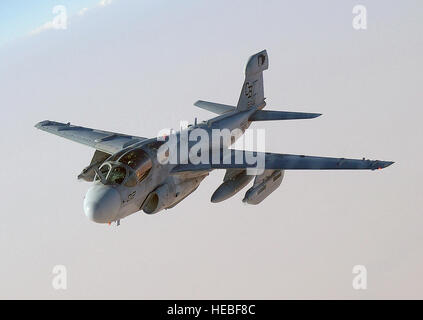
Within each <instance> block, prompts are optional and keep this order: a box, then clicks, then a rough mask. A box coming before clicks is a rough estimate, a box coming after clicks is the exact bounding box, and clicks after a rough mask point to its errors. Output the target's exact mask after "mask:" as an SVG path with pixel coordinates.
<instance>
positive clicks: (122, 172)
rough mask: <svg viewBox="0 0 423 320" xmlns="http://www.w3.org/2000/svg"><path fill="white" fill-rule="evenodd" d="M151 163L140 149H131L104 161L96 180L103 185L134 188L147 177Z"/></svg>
mask: <svg viewBox="0 0 423 320" xmlns="http://www.w3.org/2000/svg"><path fill="white" fill-rule="evenodd" d="M152 165H153V163H152V161H151V159H150V157H149V156H148V154H147V153H146V152H145V151H144V150H142V149H133V150H130V151H128V152H126V153H124V154H123V155H121V154H119V155H117V156H116V157H115V156H114V157H111V158H110V159H109V160H107V161H105V162H104V163H103V164H102V165H101V167H100V169H99V174H100V175H101V176H102V177H99V175H98V174H97V175H96V180H101V181H102V182H103V183H105V184H117V185H120V184H124V185H125V186H127V187H134V186H135V185H137V184H138V183H139V182H141V181H142V180H144V179H145V177H147V176H148V173H149V172H150V170H151V167H152Z"/></svg>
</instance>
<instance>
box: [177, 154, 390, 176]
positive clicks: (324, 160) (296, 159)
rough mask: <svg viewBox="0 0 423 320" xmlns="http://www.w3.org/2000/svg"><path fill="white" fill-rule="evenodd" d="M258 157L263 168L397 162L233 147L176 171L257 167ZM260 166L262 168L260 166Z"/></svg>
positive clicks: (349, 166) (369, 166)
mask: <svg viewBox="0 0 423 320" xmlns="http://www.w3.org/2000/svg"><path fill="white" fill-rule="evenodd" d="M257 157H264V158H262V159H264V161H263V162H264V168H261V169H283V170H376V169H383V168H386V167H388V166H390V165H391V164H393V163H394V162H392V161H380V160H368V159H364V158H363V159H361V160H360V159H345V158H328V157H314V156H304V155H294V154H278V153H269V152H266V153H261V152H253V151H243V150H230V153H228V156H226V157H225V158H224V159H225V160H223V154H221V155H220V161H219V163H216V161H215V163H212V161H209V163H208V164H190V163H189V164H179V165H177V166H176V167H175V168H174V169H173V172H184V171H205V170H212V169H245V168H256V167H257V163H260V161H257V162H252V161H251V159H254V158H255V159H257ZM210 159H211V156H210ZM247 159H248V161H247ZM258 167H259V168H260V166H258Z"/></svg>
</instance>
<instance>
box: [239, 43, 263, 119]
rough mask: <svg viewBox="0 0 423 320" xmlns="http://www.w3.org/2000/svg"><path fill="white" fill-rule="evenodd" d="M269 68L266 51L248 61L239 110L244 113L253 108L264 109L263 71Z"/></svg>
mask: <svg viewBox="0 0 423 320" xmlns="http://www.w3.org/2000/svg"><path fill="white" fill-rule="evenodd" d="M268 67H269V59H268V57H267V52H266V50H263V51H261V52H259V53H256V54H255V55H253V56H251V57H250V59H248V62H247V65H246V66H245V81H244V84H243V86H242V90H241V94H240V96H239V101H238V105H237V110H239V111H243V110H247V109H250V108H252V107H259V108H260V109H261V108H263V107H264V88H263V71H264V70H267V68H268Z"/></svg>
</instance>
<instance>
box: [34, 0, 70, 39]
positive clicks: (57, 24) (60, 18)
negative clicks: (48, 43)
mask: <svg viewBox="0 0 423 320" xmlns="http://www.w3.org/2000/svg"><path fill="white" fill-rule="evenodd" d="M52 12H53V14H55V15H56V16H55V17H54V19H53V20H52V21H48V22H46V23H44V24H43V25H41V26H39V27H38V28H35V29H34V30H32V31H30V33H29V34H30V35H36V34H39V33H40V32H43V31H46V30H51V29H56V30H65V29H67V25H68V24H67V21H68V14H67V10H66V7H65V6H61V5H60V6H55V7H53V10H52Z"/></svg>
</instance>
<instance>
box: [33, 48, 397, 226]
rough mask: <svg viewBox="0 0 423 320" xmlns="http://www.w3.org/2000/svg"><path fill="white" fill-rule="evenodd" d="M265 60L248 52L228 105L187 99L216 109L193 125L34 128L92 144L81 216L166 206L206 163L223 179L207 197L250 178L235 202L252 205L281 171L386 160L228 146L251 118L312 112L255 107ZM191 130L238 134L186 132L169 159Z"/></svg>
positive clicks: (110, 216)
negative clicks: (147, 134) (163, 131)
mask: <svg viewBox="0 0 423 320" xmlns="http://www.w3.org/2000/svg"><path fill="white" fill-rule="evenodd" d="M268 63H269V61H268V56H267V52H266V51H265V50H264V51H262V52H259V53H257V54H255V55H253V56H252V57H250V59H249V60H248V62H247V65H246V68H245V81H244V84H243V86H242V89H241V94H240V97H239V101H238V104H237V106H236V107H235V106H229V105H224V104H218V103H213V102H206V101H197V102H196V103H195V104H194V105H195V106H197V107H200V108H203V109H206V110H209V111H211V112H214V113H216V114H218V116H217V117H215V118H212V119H210V120H207V121H204V122H201V123H199V124H197V122H195V124H193V125H190V126H188V127H187V128H185V129H183V130H180V131H177V132H173V133H171V134H170V135H168V136H165V137H162V138H160V137H156V138H150V139H147V138H142V137H137V136H130V135H125V134H121V133H115V132H109V131H102V130H96V129H90V128H85V127H80V126H74V125H71V124H70V123H67V124H64V123H59V122H54V121H49V120H46V121H42V122H40V123H38V124H36V125H35V127H36V128H38V129H41V130H44V131H47V132H50V133H53V134H55V135H58V136H61V137H64V138H67V139H70V140H73V141H76V142H79V143H82V144H85V145H88V146H90V147H92V148H94V149H96V150H95V152H94V155H93V158H92V160H91V163H90V165H89V166H87V167H86V168H85V169H84V170H83V171H82V172H81V174H80V175H79V176H78V179H83V180H86V181H93V185H92V186H91V188H90V189H89V190H88V192H87V194H86V196H85V199H84V211H85V214H86V215H87V217H88V218H89V219H91V220H93V221H95V222H97V223H109V224H110V223H111V222H117V224H119V223H120V219H123V218H125V217H127V216H128V215H130V214H132V213H135V212H138V211H140V210H143V211H144V212H145V213H147V214H154V213H157V212H159V211H161V210H163V209H169V208H173V207H174V206H175V205H177V204H178V203H179V202H181V201H182V200H183V199H185V198H186V197H187V196H188V195H190V194H191V193H192V192H194V191H195V190H196V189H197V187H198V186H199V184H200V183H201V181H202V180H203V179H204V178H205V177H206V176H207V175H208V174H209V172H210V171H212V170H213V169H226V174H225V176H224V179H223V183H222V184H221V185H220V186H219V188H218V189H217V190H216V191H215V192H214V194H213V195H212V197H211V201H212V202H220V201H223V200H226V199H228V198H230V197H232V196H233V195H234V194H236V193H237V192H239V191H240V190H241V189H243V188H244V187H245V186H246V185H247V184H249V183H250V181H251V180H253V179H254V182H253V185H252V187H251V188H250V189H249V190H248V191H247V192H246V194H245V197H244V200H243V201H244V202H246V203H248V204H259V203H260V202H262V201H263V200H264V199H265V198H266V197H267V196H269V195H270V194H271V193H272V192H273V191H275V190H276V189H277V188H278V187H279V186H280V184H281V182H282V179H283V176H284V171H285V170H344V169H347V170H349V169H352V170H375V169H382V168H385V167H387V166H389V165H391V164H392V163H393V162H390V161H379V160H375V161H371V160H366V159H364V158H363V159H361V160H355V159H344V158H327V157H312V156H304V155H290V154H275V153H264V152H251V151H243V150H234V149H230V148H229V147H230V146H231V145H232V144H233V143H234V142H235V140H236V139H238V138H239V136H240V134H241V135H242V134H243V133H244V132H245V130H246V129H247V128H248V127H249V126H250V124H251V123H252V122H254V121H269V120H291V119H311V118H316V117H318V116H320V114H316V113H300V112H285V111H265V110H262V109H263V108H264V107H265V105H266V103H265V97H264V90H263V71H264V70H267V69H268ZM198 130H202V132H205V133H207V134H208V135H209V136H211V135H212V131H213V130H221V131H223V130H229V131H231V132H233V131H235V130H238V133H239V132H240V134H238V135H231V136H230V139H229V141H228V140H227V139H226V140H224V139H222V140H224V141H223V142H221V141H222V140H220V138H219V143H217V144H216V143H212V144H210V142H209V141H207V142H206V145H204V143H203V144H202V147H204V146H206V147H205V149H199V148H198V144H199V143H197V138H196V139H191V138H189V141H187V147H186V152H185V153H184V154H183V152H181V150H180V151H179V153H178V156H177V157H176V158H175V159H176V161H173V162H171V161H169V159H170V157H171V156H170V153H171V152H172V154H173V152H174V150H173V149H172V151H171V147H170V144H168V142H169V141H170V140H171V138H172V137H173V138H175V139H174V141H176V146H177V147H180V149H181V146H182V145H183V142H184V141H183V140H184V139H185V141H186V138H183V137H184V134H185V133H190V132H195V131H198ZM225 141H226V143H225ZM166 144H168V145H166ZM174 146H175V144H174ZM163 147H164V148H163ZM163 150H165V151H164V152H163ZM176 150H177V148H176ZM198 150H200V151H198ZM204 150H206V151H210V153H208V154H206V155H205V158H201V159H202V160H203V161H197V160H198V158H195V157H191V155H192V154H194V155H196V156H199V155H200V156H202V153H204ZM204 154H205V153H204ZM216 154H217V157H216ZM212 155H213V159H212ZM258 157H261V158H262V159H263V162H262V165H261V168H259V169H262V170H261V171H260V170H257V168H258V166H257V163H253V162H252V161H249V160H248V159H258ZM193 159H197V160H195V161H194V160H193ZM204 159H206V160H208V161H204ZM166 160H167V162H166ZM249 169H256V171H253V172H255V173H256V174H255V175H251V172H250V173H249V171H248V170H249Z"/></svg>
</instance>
